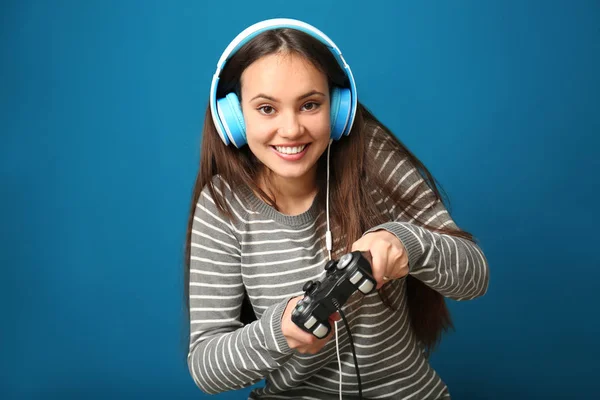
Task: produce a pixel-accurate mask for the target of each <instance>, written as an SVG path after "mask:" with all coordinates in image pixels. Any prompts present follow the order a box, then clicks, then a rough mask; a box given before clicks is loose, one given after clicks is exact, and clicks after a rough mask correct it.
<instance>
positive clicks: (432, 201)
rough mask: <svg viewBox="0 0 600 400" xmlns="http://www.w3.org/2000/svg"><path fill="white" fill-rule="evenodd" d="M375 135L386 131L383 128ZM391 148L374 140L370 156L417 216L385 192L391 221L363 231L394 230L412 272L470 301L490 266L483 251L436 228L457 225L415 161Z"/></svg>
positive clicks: (478, 293)
mask: <svg viewBox="0 0 600 400" xmlns="http://www.w3.org/2000/svg"><path fill="white" fill-rule="evenodd" d="M376 134H379V135H383V134H384V132H383V131H381V130H379V131H378V132H376ZM373 143H377V145H374V144H373ZM393 147H394V146H392V143H391V139H389V138H388V139H385V140H383V141H376V142H373V141H371V142H370V146H369V151H370V152H371V154H370V156H371V157H373V159H374V160H375V164H376V165H378V166H380V169H379V173H380V174H381V176H382V177H383V178H384V180H385V181H387V182H388V183H387V185H389V186H390V187H392V188H393V191H392V193H394V192H396V193H395V194H399V195H400V196H401V197H402V198H406V199H412V200H411V201H410V205H409V210H410V211H411V212H412V214H416V215H413V216H412V217H409V216H408V215H407V212H406V209H401V208H402V207H400V206H399V205H398V204H394V203H393V202H392V201H391V199H390V198H389V196H387V197H385V198H382V199H381V200H380V201H381V202H384V203H385V206H384V208H386V209H387V210H388V213H389V214H390V222H387V223H384V224H382V225H379V226H376V227H373V228H372V229H370V230H368V231H367V232H365V234H366V233H369V232H372V231H376V230H380V229H384V230H387V231H388V232H390V233H392V234H394V235H395V236H396V237H397V238H398V239H400V241H401V242H402V244H403V245H404V247H405V248H406V251H407V253H408V260H409V274H410V275H412V276H414V277H415V278H417V279H419V280H421V281H422V282H423V283H425V284H426V285H428V286H429V287H431V288H432V289H434V290H436V291H438V292H439V293H441V294H442V295H443V296H446V297H448V298H452V299H454V300H469V299H473V298H475V297H478V296H482V295H484V294H485V293H486V291H487V287H488V280H489V268H488V262H487V259H486V257H485V256H484V254H483V252H482V250H481V249H480V248H479V246H478V245H477V244H475V243H474V242H472V241H470V240H467V239H463V238H460V237H457V236H454V235H449V234H444V233H440V232H437V230H438V229H441V228H450V229H458V227H457V226H456V224H455V223H454V221H453V220H452V218H451V217H450V215H449V213H448V210H447V209H446V208H445V206H444V204H443V203H442V202H441V201H440V200H438V199H437V198H436V196H435V193H434V192H433V191H432V190H431V189H430V188H429V186H428V185H427V184H426V183H425V180H424V179H423V177H422V176H421V174H420V173H419V172H418V170H417V169H416V168H415V166H414V165H412V163H411V162H410V161H409V159H408V158H407V157H406V156H405V155H402V154H401V153H399V152H397V151H395V150H393ZM416 219H418V221H419V222H417V220H416ZM422 225H428V226H429V227H430V228H429V229H428V228H425V227H423V226H422Z"/></svg>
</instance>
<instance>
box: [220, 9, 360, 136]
mask: <svg viewBox="0 0 600 400" xmlns="http://www.w3.org/2000/svg"><path fill="white" fill-rule="evenodd" d="M281 28H290V29H296V30H299V31H301V32H304V33H306V34H308V35H310V36H311V37H313V38H315V39H317V40H318V41H320V42H321V43H323V44H324V45H325V46H327V48H328V49H329V50H330V52H331V54H333V56H334V57H335V59H336V61H337V63H338V64H339V66H340V67H341V68H342V70H343V71H344V73H345V74H346V76H347V77H348V81H349V84H350V88H349V89H350V99H349V100H350V104H349V105H348V106H349V108H350V110H349V116H348V121H347V123H346V124H345V127H344V128H343V131H342V132H341V134H340V136H344V135H345V136H347V135H348V134H349V133H350V130H351V129H352V125H353V123H354V118H355V115H356V108H357V102H358V100H357V95H356V83H355V81H354V75H353V74H352V71H351V70H350V67H349V66H348V64H347V63H346V60H344V57H343V56H342V52H341V51H340V49H339V48H338V47H337V46H336V44H335V43H334V42H333V41H332V40H331V39H330V38H329V37H328V36H327V35H325V34H324V33H323V32H321V31H320V30H318V29H317V28H315V27H313V26H311V25H309V24H307V23H305V22H302V21H298V20H294V19H289V18H274V19H268V20H265V21H260V22H257V23H255V24H253V25H251V26H249V27H248V28H246V29H244V30H243V31H242V32H240V33H239V34H238V35H237V36H236V37H235V38H234V39H233V40H232V41H231V43H229V45H228V46H227V47H226V48H225V51H224V52H223V54H222V55H221V57H220V58H219V61H218V62H217V69H216V71H215V73H214V75H213V78H212V82H211V85H210V111H211V115H212V119H213V122H214V124H215V127H216V129H217V132H218V133H219V135H220V136H221V139H222V140H223V142H225V144H229V143H233V144H235V145H236V147H240V146H239V145H238V144H240V143H238V142H239V141H240V140H239V139H238V140H237V141H236V140H235V135H233V134H232V133H231V132H230V129H228V127H226V126H224V125H223V123H222V121H221V119H220V118H219V114H220V113H221V109H220V107H219V105H218V101H217V87H218V85H219V78H220V75H221V71H222V70H223V67H224V66H225V64H226V63H227V61H229V59H230V58H231V57H232V56H233V55H234V54H235V53H236V52H237V51H238V50H239V49H240V48H241V47H242V46H243V45H245V44H246V43H248V42H249V41H250V40H252V39H253V38H255V37H256V36H258V35H260V34H261V33H263V32H265V31H269V30H274V29H281Z"/></svg>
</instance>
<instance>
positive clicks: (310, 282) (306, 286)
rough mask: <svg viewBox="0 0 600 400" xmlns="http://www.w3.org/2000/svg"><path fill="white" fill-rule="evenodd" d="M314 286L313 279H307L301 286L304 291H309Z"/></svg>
mask: <svg viewBox="0 0 600 400" xmlns="http://www.w3.org/2000/svg"><path fill="white" fill-rule="evenodd" d="M314 286H315V284H314V282H313V281H308V282H306V283H305V284H304V286H303V287H302V290H304V291H305V292H310V290H311V289H312V288H313V287H314Z"/></svg>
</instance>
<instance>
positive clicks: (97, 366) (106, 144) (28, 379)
mask: <svg viewBox="0 0 600 400" xmlns="http://www.w3.org/2000/svg"><path fill="white" fill-rule="evenodd" d="M334 3H336V2H333V1H318V2H294V3H291V2H285V1H274V0H272V1H269V2H258V3H256V2H246V1H236V0H230V1H226V2H225V1H224V2H200V1H189V2H181V1H180V2H167V1H164V2H157V1H154V2H152V1H137V2H136V1H123V2H119V1H112V2H105V1H94V2H92V1H88V2H76V1H72V2H69V1H60V2H50V1H35V2H32V1H29V2H27V1H8V2H7V1H3V2H2V5H1V6H0V56H1V60H2V61H1V64H0V106H1V108H0V116H1V125H0V126H1V128H0V130H1V132H2V133H1V135H2V136H1V142H0V155H1V158H0V179H1V188H2V189H1V190H2V196H1V197H0V202H1V203H0V205H1V207H0V213H1V214H0V218H1V220H2V224H1V226H2V229H0V235H1V236H0V239H1V240H0V246H1V247H0V248H1V252H0V265H1V267H2V280H1V281H0V282H1V283H2V290H1V291H0V304H2V310H3V313H2V314H3V316H2V319H1V321H2V322H1V324H2V325H1V327H2V329H1V335H2V338H1V340H0V346H1V348H0V350H1V351H0V353H1V356H0V359H1V360H2V363H1V368H2V370H1V371H0V372H1V373H0V380H1V381H0V385H1V386H0V397H1V398H3V399H7V398H8V399H10V398H29V399H55V398H56V399H79V398H86V399H104V398H109V397H110V398H114V399H130V398H142V396H145V397H144V398H147V399H154V398H182V399H183V398H189V399H193V398H195V399H198V398H208V396H205V395H203V394H201V392H200V391H199V390H198V389H197V388H196V387H195V385H194V384H193V382H192V380H191V378H190V377H189V375H188V372H187V368H186V366H185V363H184V357H185V354H184V353H183V351H182V346H183V345H182V336H183V335H182V316H183V306H182V304H183V303H182V293H181V289H182V274H181V264H182V251H183V246H184V237H185V224H186V217H187V211H188V203H189V199H190V192H191V188H192V184H193V180H194V177H195V173H196V166H197V162H198V147H199V141H200V138H199V133H200V130H201V124H202V119H203V113H204V109H205V107H206V100H207V95H208V89H209V84H210V78H211V76H212V73H213V72H214V67H215V65H216V62H217V59H218V57H219V56H220V53H221V51H222V50H223V49H224V47H225V46H226V44H227V43H228V42H229V40H231V39H232V38H233V37H234V36H235V35H236V34H237V33H238V32H239V31H241V30H242V29H243V28H245V27H246V26H247V25H249V24H251V23H253V22H256V21H258V20H261V19H265V18H270V17H276V16H288V17H294V18H299V19H303V20H306V21H307V22H309V23H312V24H314V25H316V26H317V27H319V28H321V29H322V30H323V31H325V32H326V33H327V34H328V35H329V36H331V37H332V38H333V39H334V40H335V41H336V42H337V44H338V45H339V46H340V48H341V49H342V50H343V51H344V53H345V55H346V59H347V60H348V62H349V63H350V65H351V66H352V68H353V71H354V73H355V76H356V80H357V83H358V90H359V93H360V97H361V100H362V101H363V102H364V103H366V105H367V106H368V107H370V108H371V109H372V110H374V112H375V113H376V115H377V116H378V117H380V119H381V120H382V121H383V122H384V123H386V124H388V125H389V126H390V128H392V130H393V131H394V132H395V133H396V134H397V135H398V136H399V137H400V138H401V139H402V140H403V141H404V142H405V143H406V144H407V145H408V146H409V148H411V149H412V150H413V151H414V152H415V153H416V154H417V155H418V156H419V157H420V158H421V159H422V160H423V161H424V162H425V164H426V165H427V166H428V167H429V168H430V169H431V171H432V172H433V174H434V175H435V176H436V178H437V179H438V180H439V181H440V182H441V184H442V185H443V187H444V188H445V189H446V191H447V192H448V194H449V196H450V199H451V204H452V214H453V216H454V218H455V219H456V221H457V222H458V224H459V225H460V226H461V227H463V228H464V229H467V230H469V231H471V232H473V233H474V234H475V235H476V236H477V238H478V239H479V240H480V243H481V246H482V248H483V249H484V251H485V252H486V254H487V256H488V258H489V261H490V264H491V271H492V275H491V285H490V289H489V292H488V294H487V295H486V296H485V297H484V298H481V299H478V300H475V301H472V302H465V303H456V302H451V303H450V307H451V310H452V313H453V316H454V319H455V324H456V326H457V330H456V332H455V333H453V334H451V335H449V336H447V337H446V339H445V341H444V342H443V345H442V347H441V348H440V350H439V352H438V353H437V354H436V355H435V356H434V358H433V360H432V362H433V365H434V367H435V368H436V369H437V370H438V372H439V373H440V374H441V376H442V377H443V379H444V380H445V381H446V382H447V383H448V385H449V386H450V389H451V391H452V393H453V394H454V396H455V398H456V399H506V398H523V399H525V398H533V397H536V398H564V399H567V398H570V399H571V398H587V397H589V396H586V394H589V393H591V392H592V390H593V389H595V386H596V380H597V376H598V360H599V359H600V352H599V350H598V345H597V342H596V340H597V337H598V334H599V333H600V332H599V331H600V329H599V323H598V318H597V315H598V311H597V307H596V306H597V304H598V302H597V298H596V297H595V296H593V293H594V292H595V291H596V289H597V286H598V284H597V281H598V280H599V279H600V268H599V267H600V258H599V256H598V252H597V249H598V244H597V241H598V240H597V239H598V233H597V232H598V223H599V222H600V221H599V220H598V218H597V216H596V214H595V208H596V207H597V203H598V200H597V195H598V189H599V187H600V185H599V184H598V183H599V182H598V178H597V174H598V172H599V171H600V168H599V167H600V165H599V162H598V151H597V149H596V148H597V147H598V145H599V140H598V135H599V134H600V74H599V73H598V71H600V30H599V29H598V26H600V5H599V3H598V2H596V1H583V0H582V1H571V2H569V1H563V2H548V1H543V2H542V1H504V2H480V1H447V2H438V1H426V2H395V1H394V2H392V1H390V2H382V1H369V2H368V4H365V3H364V2H360V1H346V6H344V7H341V6H339V5H335V4H334ZM416 3H418V4H416ZM484 3H485V4H484ZM594 249H596V250H594ZM595 391H597V390H595ZM246 393H247V390H245V391H240V392H236V393H227V394H222V395H218V396H215V397H212V398H214V399H234V398H244V397H243V395H244V394H246Z"/></svg>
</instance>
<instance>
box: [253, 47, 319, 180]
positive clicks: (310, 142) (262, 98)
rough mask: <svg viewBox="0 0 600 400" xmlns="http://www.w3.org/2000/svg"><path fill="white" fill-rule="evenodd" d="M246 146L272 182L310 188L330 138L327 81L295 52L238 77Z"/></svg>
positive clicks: (265, 60) (270, 58)
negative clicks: (283, 182) (264, 168)
mask: <svg viewBox="0 0 600 400" xmlns="http://www.w3.org/2000/svg"><path fill="white" fill-rule="evenodd" d="M241 98H242V111H243V114H244V122H245V125H246V137H247V141H248V146H249V147H250V150H251V151H252V153H254V155H255V156H256V157H257V158H258V159H259V160H260V161H261V162H262V163H263V164H264V165H265V166H266V167H267V168H268V169H270V170H271V171H272V172H273V173H274V175H275V176H274V178H275V179H285V180H288V181H293V180H296V181H297V182H298V184H302V185H313V184H314V182H315V173H316V164H317V160H318V159H319V157H320V156H321V154H323V152H324V151H325V150H326V149H327V145H328V143H329V135H330V129H331V127H330V112H329V85H328V83H327V77H326V76H325V74H323V73H322V72H320V71H319V70H318V69H317V68H315V66H314V65H313V64H311V63H310V61H308V60H306V59H305V58H303V57H302V56H300V55H297V54H294V53H276V54H272V55H268V56H265V57H262V58H260V59H258V60H257V61H255V62H254V63H252V64H251V65H250V66H248V67H247V68H246V69H245V70H244V72H243V73H242V76H241Z"/></svg>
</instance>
